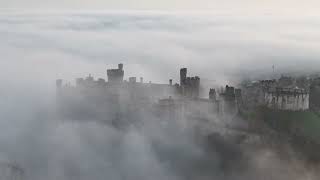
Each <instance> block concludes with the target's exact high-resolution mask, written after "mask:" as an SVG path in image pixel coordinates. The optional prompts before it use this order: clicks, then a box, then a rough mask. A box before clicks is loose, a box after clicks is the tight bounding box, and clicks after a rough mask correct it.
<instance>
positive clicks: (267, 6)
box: [0, 0, 320, 15]
mask: <svg viewBox="0 0 320 180" xmlns="http://www.w3.org/2000/svg"><path fill="white" fill-rule="evenodd" d="M319 6H320V2H319V1H318V0H304V1H301V0H0V7H1V8H23V9H75V10H77V9H100V10H166V11H188V10H195V11H198V10H199V11H204V10H207V11H219V12H220V11H222V12H264V13H278V12H281V13H283V12H291V13H295V14H297V15H299V14H306V13H313V14H315V13H317V10H318V9H319Z"/></svg>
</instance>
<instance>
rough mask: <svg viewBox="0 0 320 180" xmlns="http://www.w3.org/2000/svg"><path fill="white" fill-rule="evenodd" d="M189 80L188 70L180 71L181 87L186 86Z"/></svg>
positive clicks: (182, 69)
mask: <svg viewBox="0 0 320 180" xmlns="http://www.w3.org/2000/svg"><path fill="white" fill-rule="evenodd" d="M186 79H187V68H181V69H180V86H184V85H185V83H186Z"/></svg>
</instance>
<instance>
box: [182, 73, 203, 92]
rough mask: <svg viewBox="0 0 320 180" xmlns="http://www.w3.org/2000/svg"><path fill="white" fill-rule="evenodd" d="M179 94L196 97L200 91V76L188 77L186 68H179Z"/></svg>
mask: <svg viewBox="0 0 320 180" xmlns="http://www.w3.org/2000/svg"><path fill="white" fill-rule="evenodd" d="M180 88H181V90H180V91H181V95H182V96H184V97H188V98H198V97H199V92H200V78H199V77H198V76H195V77H188V76H187V68H181V69H180Z"/></svg>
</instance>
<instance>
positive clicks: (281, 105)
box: [265, 92, 309, 111]
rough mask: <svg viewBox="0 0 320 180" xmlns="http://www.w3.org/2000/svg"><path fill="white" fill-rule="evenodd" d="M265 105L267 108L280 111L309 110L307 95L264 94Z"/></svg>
mask: <svg viewBox="0 0 320 180" xmlns="http://www.w3.org/2000/svg"><path fill="white" fill-rule="evenodd" d="M265 104H266V105H267V106H268V107H269V108H273V109H280V110H291V111H301V110H308V109H309V94H307V93H301V94H300V93H299V94H279V93H274V92H266V93H265Z"/></svg>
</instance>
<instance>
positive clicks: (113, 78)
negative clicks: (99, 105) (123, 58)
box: [107, 64, 124, 83]
mask: <svg viewBox="0 0 320 180" xmlns="http://www.w3.org/2000/svg"><path fill="white" fill-rule="evenodd" d="M107 75H108V82H111V83H121V82H122V81H123V76H124V70H123V64H118V69H107Z"/></svg>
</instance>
